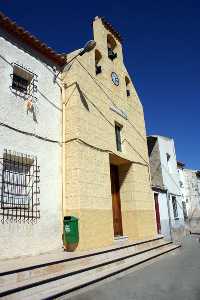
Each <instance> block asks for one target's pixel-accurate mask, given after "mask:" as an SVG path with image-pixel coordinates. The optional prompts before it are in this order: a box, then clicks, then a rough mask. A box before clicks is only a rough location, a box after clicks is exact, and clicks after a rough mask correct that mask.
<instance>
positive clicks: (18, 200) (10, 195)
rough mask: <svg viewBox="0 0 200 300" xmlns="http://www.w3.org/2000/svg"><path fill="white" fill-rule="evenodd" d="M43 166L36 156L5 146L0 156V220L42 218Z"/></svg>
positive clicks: (32, 220)
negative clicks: (41, 171)
mask: <svg viewBox="0 0 200 300" xmlns="http://www.w3.org/2000/svg"><path fill="white" fill-rule="evenodd" d="M39 173H40V168H39V166H38V163H37V157H33V156H30V155H26V154H21V153H16V152H11V151H8V150H5V151H4V153H3V157H2V158H1V177H0V178H1V186H0V187H1V194H0V218H1V222H2V223H4V222H5V221H7V222H8V221H11V222H12V221H15V222H21V221H23V222H26V221H27V222H29V221H31V222H36V221H37V219H39V218H40V211H39V205H40V202H39V198H38V195H39V193H40V189H39V186H38V184H39V182H40V177H39Z"/></svg>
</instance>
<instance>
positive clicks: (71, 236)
mask: <svg viewBox="0 0 200 300" xmlns="http://www.w3.org/2000/svg"><path fill="white" fill-rule="evenodd" d="M78 242H79V230H78V218H76V217H73V216H65V217H64V219H63V243H64V249H65V250H67V251H74V250H75V249H76V247H77V246H78Z"/></svg>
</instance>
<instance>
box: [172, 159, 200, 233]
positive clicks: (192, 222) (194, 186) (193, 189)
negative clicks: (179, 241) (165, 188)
mask: <svg viewBox="0 0 200 300" xmlns="http://www.w3.org/2000/svg"><path fill="white" fill-rule="evenodd" d="M177 166H178V173H179V183H180V188H181V190H182V193H183V197H184V202H185V203H186V205H185V206H186V214H187V221H188V225H189V226H190V229H191V230H192V228H194V227H196V226H197V227H198V226H199V225H200V172H199V171H197V170H191V169H187V168H185V165H184V164H182V163H180V162H178V163H177Z"/></svg>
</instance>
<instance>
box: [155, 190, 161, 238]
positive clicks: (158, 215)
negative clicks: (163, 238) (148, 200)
mask: <svg viewBox="0 0 200 300" xmlns="http://www.w3.org/2000/svg"><path fill="white" fill-rule="evenodd" d="M154 200H155V211H156V222H157V231H158V233H161V224H160V210H159V202H158V194H154Z"/></svg>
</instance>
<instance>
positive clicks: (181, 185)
mask: <svg viewBox="0 0 200 300" xmlns="http://www.w3.org/2000/svg"><path fill="white" fill-rule="evenodd" d="M179 185H180V187H181V188H183V182H182V181H181V180H180V181H179Z"/></svg>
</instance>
